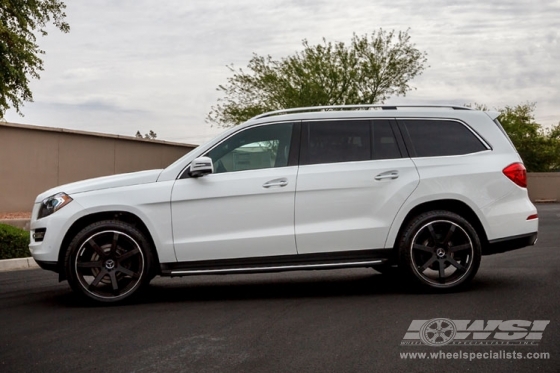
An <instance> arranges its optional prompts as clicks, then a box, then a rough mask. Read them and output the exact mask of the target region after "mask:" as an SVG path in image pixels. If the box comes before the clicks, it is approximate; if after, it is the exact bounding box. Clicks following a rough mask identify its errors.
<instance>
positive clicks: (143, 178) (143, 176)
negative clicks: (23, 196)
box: [35, 170, 162, 202]
mask: <svg viewBox="0 0 560 373" xmlns="http://www.w3.org/2000/svg"><path fill="white" fill-rule="evenodd" d="M161 171H162V170H149V171H140V172H131V173H128V174H118V175H111V176H103V177H96V178H94V179H87V180H82V181H77V182H75V183H70V184H65V185H61V186H57V187H55V188H52V189H49V190H47V191H46V192H43V193H41V194H39V195H38V196H37V199H36V200H35V202H41V201H42V200H44V199H45V198H47V197H50V196H52V195H53V194H57V193H60V192H64V193H66V194H68V195H72V194H76V193H83V192H89V191H92V190H100V189H108V188H118V187H123V186H129V185H137V184H147V183H154V182H156V181H157V178H158V176H159V174H160V173H161Z"/></svg>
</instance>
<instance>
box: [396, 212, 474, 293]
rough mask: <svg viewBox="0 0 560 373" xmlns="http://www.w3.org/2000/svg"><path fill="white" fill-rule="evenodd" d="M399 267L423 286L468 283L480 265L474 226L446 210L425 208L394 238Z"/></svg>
mask: <svg viewBox="0 0 560 373" xmlns="http://www.w3.org/2000/svg"><path fill="white" fill-rule="evenodd" d="M398 254H399V268H400V269H401V271H402V272H404V274H405V276H406V277H409V278H411V279H413V281H414V282H416V283H417V284H420V285H422V286H424V287H428V288H432V289H439V290H449V289H458V288H460V287H462V286H464V285H466V284H468V283H469V282H470V281H471V280H472V278H473V277H474V276H475V274H476V272H477V271H478V268H479V266H480V259H481V244H480V239H479V237H478V234H477V232H476V230H475V229H474V228H473V227H472V225H471V224H470V223H469V222H468V221H467V220H466V219H464V218H463V217H461V216H459V215H457V214H455V213H453V212H449V211H444V210H439V211H429V212H425V213H422V214H420V215H418V216H416V217H415V218H414V219H412V220H411V221H410V222H409V223H408V224H407V225H406V227H405V229H404V230H403V233H402V234H401V236H400V239H399V241H398Z"/></svg>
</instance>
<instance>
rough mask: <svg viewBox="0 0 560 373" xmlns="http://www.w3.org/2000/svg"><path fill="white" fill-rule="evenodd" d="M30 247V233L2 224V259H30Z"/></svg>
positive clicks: (0, 228)
mask: <svg viewBox="0 0 560 373" xmlns="http://www.w3.org/2000/svg"><path fill="white" fill-rule="evenodd" d="M28 246H29V232H27V231H24V230H23V229H19V228H15V227H12V226H11V225H6V224H0V259H12V258H27V257H30V256H31V253H30V252H29V247H28Z"/></svg>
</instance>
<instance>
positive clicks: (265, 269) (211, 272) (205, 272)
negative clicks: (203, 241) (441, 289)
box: [162, 259, 384, 276]
mask: <svg viewBox="0 0 560 373" xmlns="http://www.w3.org/2000/svg"><path fill="white" fill-rule="evenodd" d="M383 262H384V260H382V259H379V260H368V261H365V262H343V263H324V264H298V265H286V266H271V267H245V268H223V269H189V270H176V271H165V272H163V271H162V275H164V276H189V275H218V274H219V275H227V274H235V273H266V272H285V271H304V270H313V269H316V270H317V269H336V268H355V267H370V266H372V265H376V264H381V263H383Z"/></svg>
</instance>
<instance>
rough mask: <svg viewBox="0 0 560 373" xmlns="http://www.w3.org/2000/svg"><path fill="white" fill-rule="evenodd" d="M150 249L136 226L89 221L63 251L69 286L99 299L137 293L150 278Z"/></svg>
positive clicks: (128, 295) (112, 299)
mask: <svg viewBox="0 0 560 373" xmlns="http://www.w3.org/2000/svg"><path fill="white" fill-rule="evenodd" d="M152 263H153V259H152V251H151V247H150V244H149V242H148V240H147V239H146V237H145V236H144V234H143V233H142V232H141V231H139V230H138V229H137V228H136V227H134V226H132V225H130V224H128V223H125V222H122V221H115V220H106V221H101V222H97V223H93V224H90V225H89V226H87V227H86V228H84V229H83V230H82V231H81V232H79V233H78V234H77V235H76V236H75V237H74V239H73V240H72V242H71V243H70V247H69V249H68V252H67V253H66V261H65V269H66V274H67V278H68V282H69V283H70V286H71V287H72V289H73V290H74V291H76V292H78V293H80V294H82V295H85V296H86V297H88V298H91V299H94V300H96V301H100V302H118V301H122V300H124V299H126V298H128V297H130V296H132V295H133V294H135V293H137V292H138V291H139V290H140V289H141V288H142V287H144V285H146V284H147V283H148V282H149V281H150V279H151V276H150V268H151V266H152Z"/></svg>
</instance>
